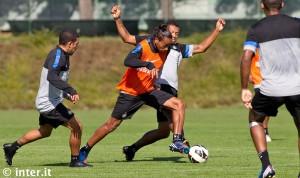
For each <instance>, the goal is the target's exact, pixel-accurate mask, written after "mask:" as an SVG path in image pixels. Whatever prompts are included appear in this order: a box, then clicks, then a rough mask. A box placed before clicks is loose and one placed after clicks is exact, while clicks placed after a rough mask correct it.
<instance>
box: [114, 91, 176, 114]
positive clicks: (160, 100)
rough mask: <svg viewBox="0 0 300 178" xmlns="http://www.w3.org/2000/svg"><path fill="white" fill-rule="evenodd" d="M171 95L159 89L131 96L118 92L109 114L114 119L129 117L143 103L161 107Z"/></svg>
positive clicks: (157, 107)
mask: <svg viewBox="0 0 300 178" xmlns="http://www.w3.org/2000/svg"><path fill="white" fill-rule="evenodd" d="M172 97H173V96H172V95H170V94H169V93H166V92H164V91H161V90H153V91H152V92H150V93H145V94H142V95H139V96H133V95H129V94H125V93H122V92H120V94H119V97H118V99H117V102H116V104H115V107H114V110H113V112H112V114H111V116H112V117H114V118H116V119H120V120H123V119H129V118H131V117H132V116H133V114H134V113H135V112H136V111H137V110H139V109H140V108H141V107H142V106H143V105H144V104H146V105H148V106H151V107H153V108H155V109H157V110H161V109H162V108H163V104H164V103H165V102H166V101H167V100H169V99H170V98H172Z"/></svg>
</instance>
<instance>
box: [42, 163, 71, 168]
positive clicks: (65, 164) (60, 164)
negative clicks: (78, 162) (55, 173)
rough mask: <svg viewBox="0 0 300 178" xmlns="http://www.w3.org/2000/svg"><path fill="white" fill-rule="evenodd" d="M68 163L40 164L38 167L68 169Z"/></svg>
mask: <svg viewBox="0 0 300 178" xmlns="http://www.w3.org/2000/svg"><path fill="white" fill-rule="evenodd" d="M69 164H70V163H51V164H42V165H40V166H65V167H69Z"/></svg>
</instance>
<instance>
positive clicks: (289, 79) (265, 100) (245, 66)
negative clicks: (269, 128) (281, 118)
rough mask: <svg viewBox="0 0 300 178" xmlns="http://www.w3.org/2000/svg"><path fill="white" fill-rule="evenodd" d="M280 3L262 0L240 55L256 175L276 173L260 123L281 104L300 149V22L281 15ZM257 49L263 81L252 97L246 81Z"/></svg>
mask: <svg viewBox="0 0 300 178" xmlns="http://www.w3.org/2000/svg"><path fill="white" fill-rule="evenodd" d="M283 6H284V2H283V0H262V1H261V8H262V9H263V11H264V13H265V14H266V17H265V18H263V19H261V20H260V21H258V22H257V23H255V24H254V25H252V26H251V28H250V29H249V31H248V34H247V39H246V42H245V43H244V53H243V56H242V58H241V66H240V67H241V68H240V69H241V73H240V74H241V99H242V101H243V103H244V105H245V107H247V108H249V109H250V111H249V112H250V113H249V127H250V133H251V137H252V140H253V143H254V146H255V148H256V151H257V153H258V157H259V159H260V160H261V163H262V169H261V172H260V174H259V178H271V177H274V176H275V170H274V168H273V166H272V164H271V162H270V159H269V154H268V149H267V143H266V137H265V133H264V128H263V126H262V122H263V120H264V118H265V116H276V115H277V112H278V108H279V107H280V106H281V105H283V104H284V105H285V106H286V108H287V110H288V111H289V113H290V114H291V116H292V117H293V119H294V123H295V125H296V128H297V131H298V147H299V152H300V75H299V64H300V55H299V54H300V47H299V44H300V21H299V19H296V18H292V17H289V16H287V15H283V14H281V13H280V10H281V9H282V7H283ZM256 49H258V50H259V55H260V70H261V75H262V79H263V80H262V82H261V86H260V90H259V92H256V93H255V96H254V97H253V98H252V93H251V91H250V90H249V89H248V81H249V73H250V66H251V59H252V57H253V55H254V54H255V52H256Z"/></svg>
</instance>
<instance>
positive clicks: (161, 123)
mask: <svg viewBox="0 0 300 178" xmlns="http://www.w3.org/2000/svg"><path fill="white" fill-rule="evenodd" d="M168 111H169V110H168ZM157 120H158V127H157V128H156V129H153V130H150V131H148V132H146V133H145V134H144V135H143V136H142V137H141V138H140V139H139V140H137V141H136V142H135V143H133V144H132V145H130V146H124V147H123V153H124V154H125V158H126V160H127V161H132V160H133V158H134V156H135V153H136V152H137V151H138V150H139V149H140V148H142V147H144V146H147V145H150V144H152V143H154V142H156V141H158V140H161V139H164V138H167V137H169V135H170V127H169V125H170V124H169V121H168V118H167V117H166V116H165V115H164V113H163V112H161V111H157Z"/></svg>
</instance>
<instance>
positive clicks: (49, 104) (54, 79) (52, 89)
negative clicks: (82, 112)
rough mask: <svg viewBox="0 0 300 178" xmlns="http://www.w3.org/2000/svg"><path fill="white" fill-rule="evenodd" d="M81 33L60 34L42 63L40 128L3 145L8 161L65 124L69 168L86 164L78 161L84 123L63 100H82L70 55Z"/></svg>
mask: <svg viewBox="0 0 300 178" xmlns="http://www.w3.org/2000/svg"><path fill="white" fill-rule="evenodd" d="M78 44H79V35H78V34H77V33H76V32H75V31H73V30H69V29H68V30H63V31H61V32H60V34H59V44H58V45H57V46H56V47H55V48H54V49H52V50H51V51H50V53H49V54H48V56H47V58H46V60H45V63H44V65H43V69H42V73H41V79H40V88H39V91H38V94H37V97H36V108H37V110H38V111H39V113H40V117H39V124H40V128H38V129H34V130H31V131H29V132H27V133H26V134H25V135H23V136H22V137H20V138H19V139H18V140H16V141H15V142H13V143H6V144H4V145H3V149H4V153H5V158H6V162H7V164H8V165H12V159H13V156H14V155H15V153H16V151H17V150H18V149H19V148H20V147H21V146H24V145H25V144H28V143H30V142H34V141H36V140H38V139H42V138H46V137H49V136H50V135H51V132H52V130H53V128H57V127H58V126H60V125H63V126H65V127H67V128H69V129H70V131H71V135H70V140H69V144H70V149H71V162H70V165H69V166H70V167H86V166H88V165H87V164H85V163H82V162H80V161H79V158H78V157H79V148H80V142H81V131H82V126H81V124H80V122H79V120H78V119H77V118H76V117H75V116H74V113H73V112H72V111H71V110H70V109H68V108H66V107H65V106H64V105H63V104H62V102H63V99H64V98H66V99H68V100H70V101H71V102H73V103H74V104H75V103H76V102H77V101H78V100H79V95H78V93H77V91H76V90H75V89H74V88H73V87H71V86H70V85H69V84H68V83H67V80H68V76H69V68H70V60H69V58H70V56H71V55H72V54H73V53H74V52H75V51H76V50H77V47H78Z"/></svg>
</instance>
